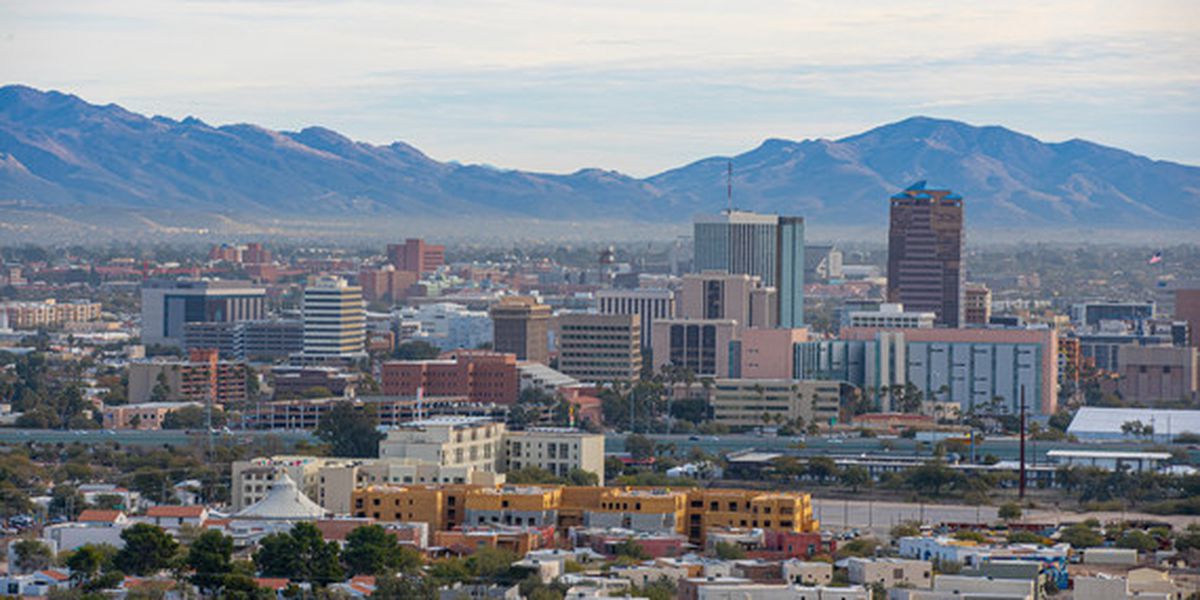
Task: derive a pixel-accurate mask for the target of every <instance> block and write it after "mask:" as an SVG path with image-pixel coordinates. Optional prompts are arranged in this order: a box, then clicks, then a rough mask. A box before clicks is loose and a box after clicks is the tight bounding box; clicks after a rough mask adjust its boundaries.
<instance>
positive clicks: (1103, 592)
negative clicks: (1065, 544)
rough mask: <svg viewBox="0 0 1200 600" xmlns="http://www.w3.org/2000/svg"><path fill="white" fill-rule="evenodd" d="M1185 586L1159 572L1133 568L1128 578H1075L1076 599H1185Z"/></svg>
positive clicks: (1166, 574)
mask: <svg viewBox="0 0 1200 600" xmlns="http://www.w3.org/2000/svg"><path fill="white" fill-rule="evenodd" d="M1187 593H1188V591H1187V590H1185V589H1184V586H1181V585H1178V584H1176V583H1175V582H1174V581H1173V580H1172V579H1171V575H1170V574H1169V573H1168V572H1166V571H1162V570H1159V569H1153V568H1141V569H1133V570H1131V571H1129V572H1128V573H1126V575H1125V577H1119V576H1111V575H1104V574H1100V575H1095V576H1081V577H1076V578H1075V597H1076V598H1080V599H1082V598H1087V599H1088V600H1092V599H1095V600H1183V598H1185V597H1187V596H1186V594H1187Z"/></svg>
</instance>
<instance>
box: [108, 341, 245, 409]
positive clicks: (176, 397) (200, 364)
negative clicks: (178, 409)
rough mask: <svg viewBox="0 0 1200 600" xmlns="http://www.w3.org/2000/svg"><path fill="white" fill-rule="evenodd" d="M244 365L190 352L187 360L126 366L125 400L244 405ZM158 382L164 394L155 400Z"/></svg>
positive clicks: (215, 355)
mask: <svg viewBox="0 0 1200 600" xmlns="http://www.w3.org/2000/svg"><path fill="white" fill-rule="evenodd" d="M246 375H247V371H246V364H245V363H242V362H231V361H224V360H219V359H218V353H217V352H216V351H215V350H192V351H191V352H190V353H189V356H188V360H175V361H166V360H145V361H137V362H132V363H130V364H129V384H128V398H129V402H130V403H132V404H140V403H145V402H150V401H159V402H180V401H183V402H200V403H202V404H208V403H210V402H211V403H213V404H230V403H234V404H236V403H240V402H245V401H246ZM160 376H161V379H162V380H164V381H165V383H166V390H165V392H166V394H165V396H162V397H157V398H156V397H155V388H157V387H158V384H159V382H160Z"/></svg>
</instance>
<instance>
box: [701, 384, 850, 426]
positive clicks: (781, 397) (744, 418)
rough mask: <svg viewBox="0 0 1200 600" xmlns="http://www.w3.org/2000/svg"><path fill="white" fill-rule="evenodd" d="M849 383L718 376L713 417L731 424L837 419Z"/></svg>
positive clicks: (711, 398)
mask: <svg viewBox="0 0 1200 600" xmlns="http://www.w3.org/2000/svg"><path fill="white" fill-rule="evenodd" d="M848 388H849V386H848V385H847V384H844V383H841V382H837V381H799V380H793V379H718V380H716V381H715V382H714V385H713V386H712V387H711V388H710V389H709V391H708V393H709V394H710V396H709V404H710V406H711V407H712V411H713V421H715V422H717V423H722V424H725V425H728V426H730V427H761V426H763V425H778V424H782V423H784V422H792V421H795V420H796V419H798V418H799V419H804V422H805V423H822V424H828V423H830V422H831V420H832V419H838V417H839V411H840V409H841V404H842V396H843V395H844V394H848V393H849V389H848Z"/></svg>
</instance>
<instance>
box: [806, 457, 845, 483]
mask: <svg viewBox="0 0 1200 600" xmlns="http://www.w3.org/2000/svg"><path fill="white" fill-rule="evenodd" d="M804 474H805V475H807V476H808V477H810V478H812V479H816V480H817V481H819V482H821V483H825V481H826V480H827V479H830V478H832V477H834V476H835V475H837V463H835V462H833V459H832V458H829V457H828V456H814V457H812V458H810V459H808V465H807V466H805V468H804Z"/></svg>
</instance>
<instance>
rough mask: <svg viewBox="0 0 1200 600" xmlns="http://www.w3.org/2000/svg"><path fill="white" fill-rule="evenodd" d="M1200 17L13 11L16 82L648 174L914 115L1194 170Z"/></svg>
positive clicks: (727, 5)
mask: <svg viewBox="0 0 1200 600" xmlns="http://www.w3.org/2000/svg"><path fill="white" fill-rule="evenodd" d="M1197 65H1200V2H1197V1H1196V0H1181V1H1169V0H1164V1H1158V0H1129V1H1125V2H1118V1H1115V0H1106V1H1091V0H1059V1H1047V0H1036V1H1024V0H1006V1H1004V2H969V1H954V2H946V1H944V0H939V1H929V2H924V1H908V2H900V1H895V0H893V1H871V0H861V1H860V0H856V1H853V2H830V1H828V0H825V1H811V2H809V1H805V2H783V1H775V2H766V1H760V0H739V1H732V2H710V1H705V0H634V1H627V0H602V1H597V2H590V1H582V0H557V1H555V0H548V1H542V0H494V1H465V0H464V1H457V2H455V1H447V0H415V1H405V0H392V1H374V0H357V1H356V0H343V1H332V0H295V1H291V0H258V1H247V2H239V1H233V0H103V1H101V2H97V1H95V0H62V1H59V0H0V83H22V84H26V85H31V86H33V87H37V88H41V89H55V90H59V91H63V92H69V93H74V94H77V95H79V96H80V97H82V98H84V99H85V100H88V101H89V102H94V103H98V104H107V103H110V102H112V103H117V104H120V105H122V106H124V107H126V108H128V109H130V110H133V111H135V112H140V113H145V114H151V115H152V114H161V115H166V116H170V117H173V118H183V117H185V116H189V115H190V116H195V117H197V118H200V119H202V120H204V121H206V122H208V123H210V124H214V125H220V124H228V123H244V122H248V123H255V124H259V125H262V126H265V127H270V128H273V129H283V130H298V129H301V128H303V127H307V126H310V125H320V126H324V127H328V128H331V129H334V130H337V131H339V132H341V133H343V134H345V135H347V136H349V137H351V138H354V139H356V140H362V141H367V142H372V143H378V144H386V143H390V142H392V141H397V140H399V141H404V142H407V143H409V144H412V145H414V146H416V147H417V148H419V149H421V150H422V151H424V152H425V153H426V154H429V155H430V156H432V157H433V158H436V159H438V160H455V161H459V162H464V163H483V164H489V165H494V166H497V167H502V168H519V169H527V170H537V171H547V172H571V171H574V170H576V169H579V168H584V167H599V168H604V169H615V170H619V171H622V172H625V173H629V174H631V175H636V176H647V175H651V174H654V173H657V172H660V171H662V170H665V169H669V168H672V167H677V166H680V165H683V164H686V163H688V162H691V161H693V160H698V159H700V158H704V157H706V156H712V155H730V154H737V153H740V152H744V151H747V150H749V149H751V148H753V147H755V146H757V145H758V144H760V143H761V142H762V141H763V140H764V139H767V138H788V139H804V138H816V137H826V138H838V137H843V136H847V135H852V134H855V133H859V132H861V131H865V130H867V129H870V128H871V127H874V126H878V125H882V124H885V123H889V122H893V121H897V120H900V119H903V118H905V117H909V116H913V115H927V116H934V117H942V118H951V119H959V120H964V121H967V122H969V123H973V124H977V125H1003V126H1005V127H1009V128H1010V129H1014V130H1017V131H1022V132H1025V133H1029V134H1031V135H1034V136H1036V137H1039V138H1041V139H1043V140H1047V141H1061V140H1066V139H1071V138H1084V139H1088V140H1092V141H1095V142H1099V143H1102V144H1107V145H1112V146H1117V147H1120V148H1124V149H1127V150H1130V151H1133V152H1137V153H1139V154H1144V155H1147V156H1150V157H1152V158H1156V159H1163V160H1173V161H1177V162H1184V163H1188V164H1200V141H1198V140H1200V135H1197V134H1198V133H1200V67H1197Z"/></svg>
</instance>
